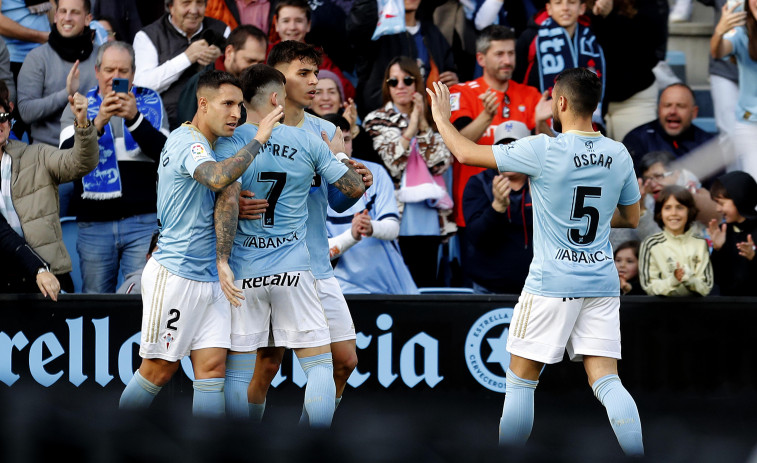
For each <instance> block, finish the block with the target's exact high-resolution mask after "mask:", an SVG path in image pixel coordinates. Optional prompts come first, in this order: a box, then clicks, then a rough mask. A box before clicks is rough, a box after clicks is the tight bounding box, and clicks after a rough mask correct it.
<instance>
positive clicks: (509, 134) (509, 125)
mask: <svg viewBox="0 0 757 463" xmlns="http://www.w3.org/2000/svg"><path fill="white" fill-rule="evenodd" d="M528 136H531V131H530V130H529V129H528V127H527V126H526V124H524V123H523V122H520V121H507V122H503V123H501V124H499V125H498V126H497V128H496V129H494V144H495V145H499V144H500V143H503V142H504V141H505V140H508V139H510V140H518V139H520V138H524V137H528Z"/></svg>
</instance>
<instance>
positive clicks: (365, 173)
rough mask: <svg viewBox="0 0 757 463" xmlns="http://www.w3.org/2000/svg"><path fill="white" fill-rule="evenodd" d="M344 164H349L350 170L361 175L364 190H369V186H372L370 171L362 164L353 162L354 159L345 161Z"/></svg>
mask: <svg viewBox="0 0 757 463" xmlns="http://www.w3.org/2000/svg"><path fill="white" fill-rule="evenodd" d="M346 162H349V163H350V165H351V166H352V168H353V169H355V172H357V173H358V174H360V175H362V177H363V183H365V189H366V190H367V189H368V188H370V187H371V185H373V173H372V172H371V171H370V169H368V168H367V167H365V164H363V163H362V162H358V161H355V160H354V159H350V160H349V161H346Z"/></svg>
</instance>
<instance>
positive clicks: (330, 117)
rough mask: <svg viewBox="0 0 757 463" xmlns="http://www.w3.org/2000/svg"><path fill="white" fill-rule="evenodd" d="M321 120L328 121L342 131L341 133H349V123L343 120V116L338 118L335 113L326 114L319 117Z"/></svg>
mask: <svg viewBox="0 0 757 463" xmlns="http://www.w3.org/2000/svg"><path fill="white" fill-rule="evenodd" d="M321 119H323V120H325V121H329V122H331V123H332V124H334V125H335V126H337V127H338V128H340V129H342V132H343V133H346V134H349V133H350V123H349V121H348V120H347V119H345V118H344V116H340V115H339V114H337V113H331V114H326V115H325V116H321Z"/></svg>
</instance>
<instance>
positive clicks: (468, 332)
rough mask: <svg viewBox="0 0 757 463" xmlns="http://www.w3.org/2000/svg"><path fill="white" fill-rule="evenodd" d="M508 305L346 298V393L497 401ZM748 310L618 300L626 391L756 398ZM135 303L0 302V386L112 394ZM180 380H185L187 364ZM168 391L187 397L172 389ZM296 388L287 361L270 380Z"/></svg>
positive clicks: (565, 368)
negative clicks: (351, 360) (350, 368)
mask: <svg viewBox="0 0 757 463" xmlns="http://www.w3.org/2000/svg"><path fill="white" fill-rule="evenodd" d="M516 300H517V298H516V297H515V296H470V295H434V296H412V297H406V296H351V297H349V298H348V302H349V305H350V308H351V311H352V315H353V319H354V323H355V327H356V329H357V331H358V337H357V341H356V342H357V347H358V357H359V365H358V367H357V369H356V371H355V372H354V373H353V375H352V376H351V377H350V380H349V382H348V384H349V386H351V387H352V388H357V389H360V390H365V391H372V392H376V391H382V390H388V391H404V392H407V393H412V392H414V391H418V392H421V393H425V392H428V391H432V390H433V391H439V392H455V391H466V392H477V391H482V392H485V393H487V394H494V395H497V394H499V393H502V392H504V372H505V369H506V368H507V364H508V362H509V354H508V353H507V351H506V349H505V344H506V341H507V335H508V331H509V323H510V319H511V317H512V308H513V307H514V305H515V302H516ZM756 303H757V299H745V298H680V299H665V298H652V297H628V298H623V299H622V303H621V331H622V338H623V355H624V360H623V361H622V362H621V365H620V368H621V377H622V378H623V380H624V383H625V384H626V385H627V386H628V387H629V389H635V390H645V391H656V390H664V391H666V390H671V391H700V392H708V391H718V390H725V391H734V390H742V389H746V390H755V389H757V368H755V365H757V344H755V343H754V342H753V334H752V333H753V330H754V327H755V326H757V304H756ZM140 320H141V300H140V298H139V296H104V295H63V296H61V298H60V300H59V302H57V303H53V302H51V301H48V300H44V299H42V298H41V296H36V295H30V296H7V295H2V296H0V382H2V383H4V384H5V385H6V386H8V387H9V388H10V390H11V391H13V390H15V389H18V388H21V387H24V388H41V389H43V390H44V389H50V390H55V391H62V392H71V393H74V392H75V391H77V390H104V391H106V392H109V393H120V391H121V390H122V389H123V387H124V384H125V383H126V382H128V380H129V379H130V378H131V376H132V373H133V371H134V369H136V368H137V367H138V365H139V356H138V344H139V328H140ZM183 366H184V371H185V372H189V371H191V368H190V365H189V361H188V359H186V360H185V362H184V365H183ZM179 376H180V378H178V379H177V381H175V383H176V384H175V385H173V386H172V387H173V388H174V389H175V390H176V391H179V392H183V391H185V390H189V391H191V385H190V383H189V382H188V380H187V379H186V377H182V375H179ZM542 379H543V380H544V381H542V384H543V385H542V386H540V389H549V388H550V387H559V388H566V387H568V388H584V387H585V379H584V375H583V371H582V369H581V368H580V367H578V366H571V365H570V364H569V362H563V363H561V364H558V365H555V366H549V367H547V368H546V369H545V371H544V374H543V376H542ZM304 384H305V376H304V373H302V371H301V369H300V368H299V364H298V363H297V362H296V361H294V360H293V358H292V357H291V356H290V355H287V357H285V361H284V364H283V365H282V370H281V372H280V373H279V375H278V376H277V377H276V379H275V380H274V386H275V387H277V388H281V389H287V388H298V387H302V386H304Z"/></svg>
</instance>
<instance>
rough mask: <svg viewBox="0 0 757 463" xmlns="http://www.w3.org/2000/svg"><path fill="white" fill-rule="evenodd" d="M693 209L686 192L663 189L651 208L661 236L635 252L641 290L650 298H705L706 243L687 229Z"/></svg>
mask: <svg viewBox="0 0 757 463" xmlns="http://www.w3.org/2000/svg"><path fill="white" fill-rule="evenodd" d="M696 215H697V206H696V205H695V204H694V196H692V194H691V192H689V190H687V189H686V188H684V187H682V186H679V185H669V186H666V187H665V188H663V190H662V193H661V194H660V200H659V201H658V202H657V204H656V205H655V221H656V222H657V224H658V225H659V226H660V228H662V232H660V233H657V234H655V235H652V236H650V237H648V238H646V239H645V240H644V241H643V242H642V243H641V251H640V252H639V266H640V268H641V270H640V271H639V274H640V280H641V286H642V287H643V288H644V291H646V293H647V294H649V295H651V296H690V295H692V294H698V295H700V296H706V295H708V294H709V293H710V291H711V290H712V284H713V275H712V264H711V263H710V249H709V245H708V244H707V240H705V239H704V238H699V237H696V236H695V235H694V234H693V231H694V230H693V229H692V228H691V225H692V223H694V217H696Z"/></svg>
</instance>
